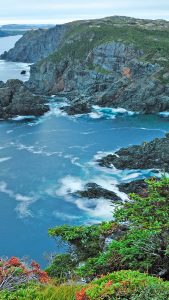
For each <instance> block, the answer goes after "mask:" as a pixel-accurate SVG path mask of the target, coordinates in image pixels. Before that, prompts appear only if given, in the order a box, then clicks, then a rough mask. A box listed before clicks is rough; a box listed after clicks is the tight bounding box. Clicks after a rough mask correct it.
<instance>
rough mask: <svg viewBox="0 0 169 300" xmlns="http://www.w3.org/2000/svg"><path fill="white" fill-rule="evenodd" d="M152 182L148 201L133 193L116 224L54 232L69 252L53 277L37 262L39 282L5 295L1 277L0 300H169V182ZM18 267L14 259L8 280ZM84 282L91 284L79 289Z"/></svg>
mask: <svg viewBox="0 0 169 300" xmlns="http://www.w3.org/2000/svg"><path fill="white" fill-rule="evenodd" d="M147 183H148V191H146V193H145V196H144V197H141V196H138V195H135V194H131V195H130V201H128V202H126V203H124V204H123V205H122V206H121V207H119V208H117V209H116V212H115V215H114V221H112V222H103V223H102V224H98V225H92V226H73V227H70V226H67V225H64V226H59V227H56V228H53V229H50V230H49V235H50V236H51V237H52V238H56V239H57V241H58V238H60V240H61V242H64V243H66V244H67V246H68V249H69V250H68V252H67V253H64V254H59V255H56V256H55V257H54V259H53V262H52V264H51V265H50V266H48V267H47V269H46V272H47V273H48V275H49V277H48V276H47V274H46V273H45V272H43V271H41V270H40V269H39V266H38V265H37V264H36V263H33V270H32V269H31V274H35V275H36V274H38V276H40V277H38V278H39V279H38V280H37V277H36V276H35V277H33V278H34V279H36V280H33V282H32V281H31V278H30V279H29V280H28V281H27V283H26V284H24V283H22V284H21V285H20V287H18V289H17V290H16V289H15V288H12V291H11V289H8V288H6V289H3V290H2V289H1V282H2V281H1V276H0V290H1V292H0V300H1V299H2V300H4V299H7V300H20V299H21V300H22V299H27V300H29V299H30V300H31V299H35V300H36V299H37V300H41V299H42V300H43V299H49V300H52V299H53V300H54V299H58V300H109V299H110V300H120V299H123V300H139V299H140V300H142V299H143V300H168V299H169V281H168V280H169V234H168V233H169V205H168V201H169V179H168V178H166V177H163V178H162V179H161V180H155V179H151V180H148V181H147ZM107 239H108V240H109V242H108V243H107V242H106V241H107ZM16 264H17V265H16ZM18 264H19V266H20V261H18V260H17V259H16V258H12V259H10V260H9V262H8V264H7V273H6V275H5V276H7V277H8V275H9V274H8V270H10V271H11V270H12V269H11V268H13V267H17V268H18ZM21 266H22V273H23V274H25V273H24V272H25V271H24V267H23V264H21ZM4 268H5V271H6V263H5V262H4ZM0 271H1V272H2V270H1V268H0ZM32 272H33V273H32ZM22 273H19V274H21V275H22ZM2 274H3V273H2ZM14 274H15V273H14ZM26 274H28V275H30V271H29V272H26ZM17 275H18V273H16V275H15V276H17ZM3 276H4V275H3ZM19 276H20V275H19ZM159 277H162V278H163V279H165V280H166V281H163V280H162V279H160V278H159ZM50 278H52V279H50ZM81 278H83V279H84V278H85V279H86V282H89V283H88V284H85V285H84V284H81V285H79V284H77V282H78V281H79V280H81ZM70 280H73V281H70ZM68 282H69V284H68ZM72 282H73V283H72ZM8 286H9V285H8ZM25 295H26V296H25ZM25 297H26V298H25Z"/></svg>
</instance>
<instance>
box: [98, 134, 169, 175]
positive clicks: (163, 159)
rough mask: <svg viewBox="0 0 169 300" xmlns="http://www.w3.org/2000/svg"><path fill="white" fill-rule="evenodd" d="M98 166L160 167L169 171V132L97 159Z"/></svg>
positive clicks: (121, 167) (126, 167)
mask: <svg viewBox="0 0 169 300" xmlns="http://www.w3.org/2000/svg"><path fill="white" fill-rule="evenodd" d="M98 162H99V165H100V166H104V167H111V166H112V165H113V166H115V167H116V168H117V169H160V170H162V171H166V172H169V134H167V135H166V137H165V138H162V139H155V140H153V141H152V142H149V143H143V144H142V145H138V146H131V147H128V148H122V149H120V150H119V151H117V152H116V153H115V154H114V155H112V154H109V155H108V156H106V157H103V158H102V159H100V160H99V161H98Z"/></svg>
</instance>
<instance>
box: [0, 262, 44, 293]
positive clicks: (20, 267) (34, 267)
mask: <svg viewBox="0 0 169 300" xmlns="http://www.w3.org/2000/svg"><path fill="white" fill-rule="evenodd" d="M29 282H40V283H43V284H45V283H48V282H49V277H48V275H47V273H46V272H44V271H42V270H41V269H40V265H38V264H37V263H36V262H35V261H33V262H32V263H31V265H30V266H27V265H26V264H25V263H24V262H22V261H21V260H19V259H18V258H17V257H11V258H10V259H0V291H1V290H8V291H13V290H16V289H17V288H18V287H20V286H22V285H23V284H26V283H29Z"/></svg>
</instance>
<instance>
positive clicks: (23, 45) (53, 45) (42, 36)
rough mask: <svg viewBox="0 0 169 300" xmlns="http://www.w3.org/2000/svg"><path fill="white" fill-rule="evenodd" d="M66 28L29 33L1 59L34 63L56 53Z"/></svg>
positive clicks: (58, 27)
mask: <svg viewBox="0 0 169 300" xmlns="http://www.w3.org/2000/svg"><path fill="white" fill-rule="evenodd" d="M64 30H65V26H62V25H57V26H55V27H53V28H50V29H37V30H31V31H28V32H27V33H25V34H24V35H23V37H22V38H21V39H20V40H19V41H18V42H17V43H16V45H15V47H14V48H13V49H11V50H9V51H8V52H5V53H4V54H2V55H1V59H5V60H10V61H21V62H27V63H33V62H36V61H39V60H41V59H43V58H45V57H47V56H48V55H49V54H51V53H53V52H54V51H56V49H57V48H58V46H59V44H60V42H61V39H62V37H63V35H64Z"/></svg>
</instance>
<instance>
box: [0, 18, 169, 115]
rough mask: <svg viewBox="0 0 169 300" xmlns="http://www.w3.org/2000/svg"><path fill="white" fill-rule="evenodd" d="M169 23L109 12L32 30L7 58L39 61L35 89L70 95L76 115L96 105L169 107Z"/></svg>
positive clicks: (154, 109) (138, 108) (33, 69)
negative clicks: (105, 16) (102, 16)
mask: <svg viewBox="0 0 169 300" xmlns="http://www.w3.org/2000/svg"><path fill="white" fill-rule="evenodd" d="M168 32H169V22H167V21H163V20H140V19H134V18H129V17H109V18H104V19H99V20H89V21H77V22H72V23H68V24H65V25H57V26H55V27H54V28H50V29H46V30H44V29H40V30H35V31H30V32H28V33H26V34H25V35H24V36H23V37H22V38H21V39H20V40H19V41H18V42H17V43H16V46H15V47H14V48H13V49H11V50H10V51H9V52H6V53H4V54H3V55H2V56H1V58H2V59H7V60H13V61H23V62H34V63H35V64H34V65H32V66H31V75H30V80H29V82H28V86H29V88H31V89H32V90H33V91H34V92H36V93H40V94H42V93H43V94H47V95H52V94H62V95H63V94H64V96H67V97H68V99H69V100H70V104H71V107H70V109H69V110H68V113H70V114H77V113H85V112H86V111H90V110H91V106H92V105H94V104H97V105H100V106H103V107H104V106H109V107H113V108H117V107H122V108H125V109H127V110H132V111H136V112H141V113H157V112H161V111H167V110H169V72H168V53H169V42H168Z"/></svg>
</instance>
